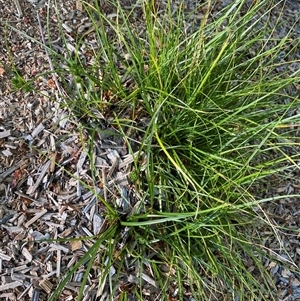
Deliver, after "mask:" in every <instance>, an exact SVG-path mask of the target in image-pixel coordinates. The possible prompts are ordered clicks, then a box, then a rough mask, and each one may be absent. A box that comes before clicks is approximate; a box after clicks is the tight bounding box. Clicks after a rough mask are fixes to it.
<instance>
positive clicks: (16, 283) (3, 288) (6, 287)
mask: <svg viewBox="0 0 300 301" xmlns="http://www.w3.org/2000/svg"><path fill="white" fill-rule="evenodd" d="M21 285H23V282H21V281H14V282H10V283H6V284H3V285H0V292H2V291H6V290H10V289H15V288H17V287H18V286H21Z"/></svg>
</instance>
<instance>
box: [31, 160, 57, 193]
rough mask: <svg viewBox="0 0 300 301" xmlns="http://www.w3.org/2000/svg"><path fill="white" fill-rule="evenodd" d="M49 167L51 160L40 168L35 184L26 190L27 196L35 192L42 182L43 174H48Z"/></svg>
mask: <svg viewBox="0 0 300 301" xmlns="http://www.w3.org/2000/svg"><path fill="white" fill-rule="evenodd" d="M50 165H51V160H48V161H47V162H46V163H45V164H44V166H43V167H42V170H41V172H40V175H39V177H38V178H37V180H36V182H35V184H34V185H32V186H31V187H29V189H28V190H27V193H28V194H32V193H34V192H35V191H36V189H37V188H38V186H39V185H40V183H41V182H42V180H43V178H44V176H45V174H46V173H47V172H48V169H49V167H50Z"/></svg>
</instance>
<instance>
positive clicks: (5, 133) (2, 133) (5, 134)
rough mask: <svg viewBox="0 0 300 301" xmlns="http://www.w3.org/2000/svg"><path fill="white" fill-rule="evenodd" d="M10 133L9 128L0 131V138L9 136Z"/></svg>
mask: <svg viewBox="0 0 300 301" xmlns="http://www.w3.org/2000/svg"><path fill="white" fill-rule="evenodd" d="M10 135H11V134H10V130H8V131H3V132H0V139H2V138H6V137H9V136H10Z"/></svg>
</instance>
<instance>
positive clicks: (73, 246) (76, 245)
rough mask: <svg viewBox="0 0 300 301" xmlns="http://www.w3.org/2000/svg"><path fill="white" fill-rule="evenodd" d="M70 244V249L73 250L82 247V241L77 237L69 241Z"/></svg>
mask: <svg viewBox="0 0 300 301" xmlns="http://www.w3.org/2000/svg"><path fill="white" fill-rule="evenodd" d="M70 245H71V250H72V251H73V252H74V251H77V250H79V249H81V248H82V241H81V240H79V239H78V240H74V241H70Z"/></svg>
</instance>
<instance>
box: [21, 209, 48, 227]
mask: <svg viewBox="0 0 300 301" xmlns="http://www.w3.org/2000/svg"><path fill="white" fill-rule="evenodd" d="M47 212H48V211H47V210H46V209H45V208H44V209H42V211H41V212H37V213H36V214H35V216H34V217H33V218H32V219H30V220H29V221H28V222H27V223H26V224H25V225H24V226H25V227H26V228H28V227H29V226H30V225H32V224H33V223H34V222H36V221H37V220H38V219H39V218H41V217H42V216H43V215H44V214H46V213H47Z"/></svg>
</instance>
